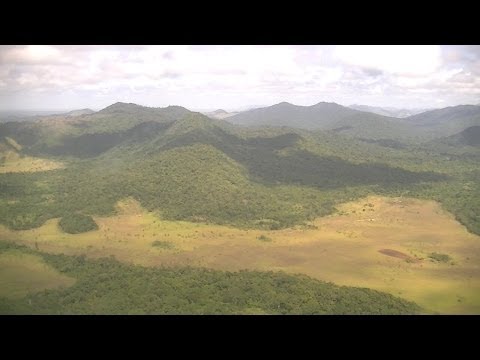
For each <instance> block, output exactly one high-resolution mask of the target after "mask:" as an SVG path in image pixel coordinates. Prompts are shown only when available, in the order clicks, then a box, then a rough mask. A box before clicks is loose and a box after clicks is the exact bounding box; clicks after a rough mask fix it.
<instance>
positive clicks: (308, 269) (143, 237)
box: [0, 196, 480, 313]
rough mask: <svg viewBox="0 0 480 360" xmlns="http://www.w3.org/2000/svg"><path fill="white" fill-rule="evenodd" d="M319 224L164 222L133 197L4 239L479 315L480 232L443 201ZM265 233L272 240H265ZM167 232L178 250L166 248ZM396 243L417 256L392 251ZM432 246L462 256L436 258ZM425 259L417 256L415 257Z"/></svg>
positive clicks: (411, 202)
mask: <svg viewBox="0 0 480 360" xmlns="http://www.w3.org/2000/svg"><path fill="white" fill-rule="evenodd" d="M338 210H339V211H338V212H337V214H335V215H332V216H327V217H323V218H319V219H317V220H316V221H314V222H313V223H312V224H310V225H311V226H302V227H295V228H289V229H284V230H277V231H262V230H239V229H236V228H231V227H226V226H218V225H207V224H202V223H191V222H182V221H165V220H162V219H160V218H159V217H158V216H157V215H156V214H155V213H152V212H147V211H145V210H144V209H142V208H141V207H140V206H139V204H138V203H137V202H135V201H134V200H132V199H130V200H126V201H122V202H120V203H119V204H118V207H117V215H116V216H113V217H96V218H95V221H96V222H97V224H98V226H99V229H98V230H97V231H91V232H88V233H84V234H76V235H71V234H65V233H62V232H60V231H59V228H58V219H52V220H50V221H47V223H45V224H44V225H43V226H42V227H40V228H37V229H32V230H25V231H11V230H8V229H6V228H5V227H1V228H0V237H2V238H5V239H13V240H15V241H16V242H18V243H23V244H26V245H28V246H31V247H34V246H35V243H36V244H37V246H38V248H39V249H40V250H41V251H47V252H51V253H65V254H72V255H73V254H85V255H87V256H89V257H93V258H98V257H102V256H109V255H114V256H115V257H116V258H117V259H118V260H121V261H125V262H129V263H135V264H141V265H146V266H169V265H190V266H205V267H210V268H214V269H222V270H231V271H234V270H240V269H256V270H284V271H286V272H290V273H304V274H307V275H309V276H312V277H314V278H317V279H320V280H325V281H332V282H334V283H336V284H339V285H350V286H360V287H368V288H372V289H376V290H380V291H386V292H389V293H391V294H393V295H395V296H400V297H403V298H405V299H407V300H411V301H414V302H416V303H418V304H419V305H420V306H422V307H424V308H426V309H428V311H430V312H432V313H434V312H440V313H480V237H479V236H476V235H473V234H471V233H469V232H468V231H467V230H466V228H465V227H464V226H462V225H461V224H459V223H458V222H457V221H456V220H455V219H454V218H453V216H452V215H451V214H449V213H447V212H445V211H444V210H443V209H442V208H441V207H440V206H439V204H438V203H436V202H434V201H424V200H417V199H405V198H385V197H378V196H372V197H368V198H366V199H362V200H360V201H357V202H352V203H347V204H343V205H342V206H339V207H338ZM261 236H265V237H267V238H271V239H273V240H272V241H270V242H266V241H259V238H260V237H261ZM158 239H161V241H166V242H168V243H171V244H172V246H173V248H172V249H169V250H168V251H163V249H162V251H159V249H158V248H157V247H155V246H152V242H153V241H156V240H158ZM382 249H390V250H392V251H396V252H398V253H402V254H406V255H408V256H409V257H410V258H412V259H416V260H415V261H411V262H407V261H405V259H403V258H398V257H395V256H386V255H385V254H383V253H381V252H379V251H380V250H382ZM432 253H438V254H446V255H448V256H450V257H451V258H452V259H454V260H455V263H454V265H452V263H451V262H448V263H444V262H432V261H430V260H429V258H428V256H429V255H430V254H432ZM417 260H418V261H417Z"/></svg>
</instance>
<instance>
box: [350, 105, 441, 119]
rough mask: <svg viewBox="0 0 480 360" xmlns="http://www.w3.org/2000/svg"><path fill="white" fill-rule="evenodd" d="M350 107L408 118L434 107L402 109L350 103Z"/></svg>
mask: <svg viewBox="0 0 480 360" xmlns="http://www.w3.org/2000/svg"><path fill="white" fill-rule="evenodd" d="M349 108H351V109H354V110H360V111H367V112H371V113H374V114H378V115H383V116H390V117H396V118H406V117H409V116H413V115H417V114H420V113H423V112H425V111H430V110H432V109H401V108H394V107H379V106H368V105H357V104H354V105H350V106H349Z"/></svg>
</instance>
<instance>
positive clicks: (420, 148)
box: [0, 104, 480, 232]
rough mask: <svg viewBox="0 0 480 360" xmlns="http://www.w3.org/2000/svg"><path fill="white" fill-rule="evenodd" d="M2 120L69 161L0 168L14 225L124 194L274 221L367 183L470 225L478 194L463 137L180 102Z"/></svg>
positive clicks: (183, 210)
mask: <svg viewBox="0 0 480 360" xmlns="http://www.w3.org/2000/svg"><path fill="white" fill-rule="evenodd" d="M321 107H323V105H322V106H321ZM328 107H329V108H330V107H331V104H328ZM333 108H336V106H333ZM348 111H353V112H355V110H350V109H349V110H348ZM99 116H100V117H99ZM105 116H106V117H105ZM176 116H179V117H178V118H175V117H176ZM117 121H118V122H117ZM332 121H333V120H332ZM79 124H81V126H79ZM99 124H100V125H99ZM117 125H118V126H117ZM0 127H1V129H2V131H5V133H7V134H8V135H9V136H10V137H11V138H12V139H13V141H15V142H16V143H18V144H19V145H20V146H23V147H22V150H21V153H25V154H32V155H38V156H42V157H47V158H51V159H56V160H61V161H67V162H68V164H69V165H68V166H67V168H65V169H57V170H50V171H44V172H37V173H31V174H0V188H1V189H2V195H1V199H0V215H1V216H0V222H1V223H3V224H5V225H7V226H8V227H10V228H13V229H28V228H31V227H36V226H39V225H41V224H42V223H44V222H45V221H46V220H48V219H50V218H55V217H60V218H64V217H65V218H68V217H71V216H73V215H74V214H83V215H86V216H90V215H92V216H93V215H108V214H112V213H113V212H114V205H115V203H116V202H117V201H118V200H121V199H123V198H125V197H128V196H133V197H134V198H135V199H137V200H139V201H140V202H141V204H142V205H143V206H144V207H146V208H147V209H149V210H150V211H156V212H158V213H160V214H161V215H162V216H164V217H165V218H166V219H174V220H193V221H203V222H212V223H217V224H229V225H233V226H240V227H267V228H272V229H276V228H283V227H288V226H292V225H295V224H301V223H303V222H305V221H309V220H311V219H313V218H315V217H318V216H322V215H325V214H328V213H331V212H332V211H334V206H335V204H338V203H341V202H342V201H346V200H351V199H354V198H357V197H361V196H365V195H367V194H384V195H395V196H398V195H401V194H404V193H409V194H410V195H412V196H418V197H426V198H433V199H436V200H439V201H441V202H442V203H444V204H446V206H447V208H448V209H449V210H450V211H452V212H453V213H455V214H456V215H457V217H458V218H459V219H460V220H461V221H462V223H464V224H465V225H466V226H467V227H468V228H469V229H470V230H471V231H475V232H477V231H478V223H477V217H476V216H475V215H471V214H472V212H473V213H479V212H478V210H480V209H479V208H478V206H479V205H478V204H479V203H480V202H479V201H477V200H478V199H479V198H480V196H479V194H478V193H477V191H478V189H477V186H476V185H466V184H476V175H475V173H472V171H471V169H472V166H475V164H476V161H477V159H478V152H476V150H475V148H473V150H472V149H470V150H468V152H467V153H465V151H464V150H463V149H464V148H465V147H464V146H463V145H462V146H460V145H459V146H456V147H452V146H450V147H448V148H447V149H446V150H445V148H444V147H442V148H440V147H438V146H433V147H432V145H429V143H417V144H415V143H413V144H409V143H399V142H395V140H390V141H387V140H385V139H383V140H372V139H368V138H363V137H361V138H358V139H355V138H352V137H351V136H349V135H345V134H343V133H342V132H341V131H327V132H325V131H319V130H317V131H306V130H301V129H292V128H289V127H250V128H249V127H238V126H235V125H232V124H229V123H226V122H225V121H221V120H213V119H210V118H208V117H206V116H204V115H201V114H200V113H192V112H189V111H188V110H186V109H183V108H180V107H168V108H163V109H156V108H144V107H140V106H138V105H134V104H114V105H112V106H110V107H108V108H106V109H104V110H102V111H100V112H98V113H95V114H92V115H83V116H82V117H81V119H80V120H78V121H77V120H75V121H74V122H72V121H67V120H64V121H60V120H58V119H57V120H55V121H53V120H51V119H50V118H49V119H46V120H44V121H43V122H42V121H40V122H34V123H7V124H2V125H0ZM72 129H73V130H72ZM366 129H368V128H366ZM15 136H17V137H15ZM445 151H446V152H445ZM465 189H469V190H465ZM460 193H461V194H463V193H465V196H464V195H461V196H460V195H459V194H460ZM467 194H468V195H467ZM459 198H461V199H463V200H462V202H461V203H459V201H458V199H459Z"/></svg>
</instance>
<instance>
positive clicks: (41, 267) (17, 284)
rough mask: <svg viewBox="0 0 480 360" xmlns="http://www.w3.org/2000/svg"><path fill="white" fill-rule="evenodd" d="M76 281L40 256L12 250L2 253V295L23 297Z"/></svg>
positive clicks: (65, 285)
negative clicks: (49, 264) (46, 262)
mask: <svg viewBox="0 0 480 360" xmlns="http://www.w3.org/2000/svg"><path fill="white" fill-rule="evenodd" d="M74 282H75V280H74V279H72V278H70V277H68V276H65V275H63V274H61V273H59V272H58V271H56V270H55V269H53V268H52V267H50V266H48V265H47V264H45V263H44V261H43V259H42V258H41V257H39V256H35V255H31V254H24V253H22V252H20V251H18V250H10V251H7V252H4V253H1V254H0V297H6V298H10V299H18V298H22V297H24V296H25V295H27V294H29V293H35V292H39V291H42V290H45V289H53V288H58V287H67V286H70V285H72V284H73V283H74Z"/></svg>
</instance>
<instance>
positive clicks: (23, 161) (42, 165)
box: [0, 151, 64, 174]
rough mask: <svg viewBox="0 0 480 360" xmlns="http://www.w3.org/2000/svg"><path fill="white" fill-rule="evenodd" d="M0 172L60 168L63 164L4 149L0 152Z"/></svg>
mask: <svg viewBox="0 0 480 360" xmlns="http://www.w3.org/2000/svg"><path fill="white" fill-rule="evenodd" d="M0 158H1V159H2V161H0V174H5V173H19V172H36V171H47V170H54V169H60V168H62V167H63V166H64V165H63V164H62V163H61V162H58V161H53V160H48V159H41V158H35V157H31V156H22V155H20V154H18V153H16V152H14V151H4V152H2V153H1V154H0Z"/></svg>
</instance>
